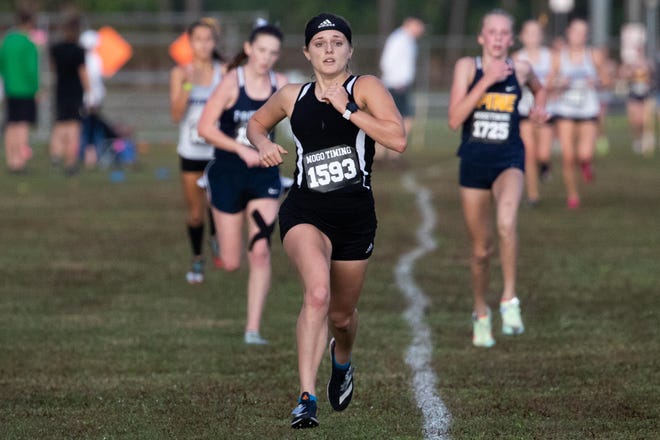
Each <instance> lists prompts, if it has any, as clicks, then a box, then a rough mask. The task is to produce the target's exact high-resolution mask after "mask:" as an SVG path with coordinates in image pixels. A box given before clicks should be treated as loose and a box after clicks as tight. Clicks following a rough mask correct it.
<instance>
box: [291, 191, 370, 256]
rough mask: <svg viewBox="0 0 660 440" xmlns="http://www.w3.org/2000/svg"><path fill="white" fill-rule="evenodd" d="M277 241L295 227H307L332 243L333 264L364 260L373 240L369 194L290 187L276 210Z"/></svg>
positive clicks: (368, 254) (368, 253)
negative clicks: (310, 226)
mask: <svg viewBox="0 0 660 440" xmlns="http://www.w3.org/2000/svg"><path fill="white" fill-rule="evenodd" d="M279 223H280V238H281V239H282V241H284V237H285V236H286V234H287V232H289V230H291V228H293V227H294V226H296V225H300V224H310V225H312V226H314V227H316V228H317V229H318V230H319V231H321V232H322V233H323V234H325V235H326V236H327V237H328V239H330V243H331V244H332V255H331V259H332V260H335V261H355V260H366V259H368V258H369V257H370V256H371V254H372V253H373V249H374V240H375V238H376V227H377V224H378V222H377V220H376V210H375V207H374V199H373V195H372V194H371V192H365V193H363V194H359V195H355V194H350V195H349V194H332V193H327V194H320V193H312V192H311V191H305V190H299V189H296V188H292V189H291V191H290V192H289V195H288V196H287V198H286V200H284V202H283V203H282V206H281V207H280V215H279Z"/></svg>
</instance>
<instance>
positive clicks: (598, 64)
mask: <svg viewBox="0 0 660 440" xmlns="http://www.w3.org/2000/svg"><path fill="white" fill-rule="evenodd" d="M592 59H593V62H594V67H595V68H596V73H597V74H598V80H599V81H600V87H602V88H608V87H609V86H610V85H611V84H612V78H610V74H609V72H608V69H607V63H608V59H607V57H606V56H605V53H604V52H603V51H602V50H597V49H594V50H593V51H592Z"/></svg>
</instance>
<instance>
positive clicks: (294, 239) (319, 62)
mask: <svg viewBox="0 0 660 440" xmlns="http://www.w3.org/2000/svg"><path fill="white" fill-rule="evenodd" d="M303 53H304V55H305V57H306V58H307V59H308V60H309V61H310V62H311V64H312V68H313V69H314V75H315V79H316V81H314V82H311V83H307V84H291V85H288V86H285V87H284V88H282V89H281V90H280V91H279V92H277V93H276V94H275V95H273V97H271V98H270V99H269V100H268V102H267V103H266V104H264V106H263V107H261V108H260V109H259V110H258V111H257V112H256V113H255V114H254V116H253V117H252V119H251V120H250V123H249V124H248V138H249V139H250V141H251V142H252V144H253V145H255V146H256V147H257V148H258V150H259V157H260V159H261V163H262V164H263V166H267V167H272V166H277V165H279V164H280V163H281V162H282V156H283V155H285V154H286V153H287V152H286V150H284V149H283V148H282V147H281V146H280V145H277V144H275V143H273V142H271V140H270V139H269V138H268V136H267V133H268V132H269V131H270V130H271V129H272V128H273V127H274V126H275V125H276V124H277V123H278V122H279V121H281V120H282V119H284V118H285V117H288V118H289V119H290V121H291V126H292V129H293V134H294V137H295V143H296V153H297V154H296V156H297V157H296V170H295V174H294V184H293V187H292V189H291V191H290V193H289V195H288V197H287V199H286V200H285V201H284V203H283V204H282V207H281V209H280V216H279V220H280V234H281V237H282V241H283V245H284V249H285V251H286V253H287V255H288V256H289V258H290V260H291V262H292V263H293V265H294V266H295V267H296V269H297V270H298V273H299V274H300V278H301V280H302V285H303V305H302V310H301V311H300V315H299V317H298V324H297V328H296V337H297V342H298V369H299V373H300V392H301V395H300V398H299V399H298V406H296V408H295V409H294V410H293V412H292V421H291V426H292V427H293V428H307V427H313V426H317V425H318V419H317V418H316V408H317V407H316V396H315V395H316V375H317V371H318V368H319V364H320V363H321V358H322V356H323V351H324V347H325V345H326V342H327V337H328V327H329V328H330V332H331V333H332V336H333V339H332V341H331V342H330V355H331V358H332V375H331V378H330V381H329V383H328V390H327V391H328V399H329V400H330V404H331V405H332V407H333V408H334V409H335V410H336V411H342V410H344V409H345V408H346V407H347V406H348V404H349V402H350V400H351V396H352V393H353V374H352V373H353V369H352V367H351V363H350V362H351V351H352V349H353V342H354V340H355V335H356V331H357V324H358V314H357V310H356V305H357V302H358V299H359V297H360V292H361V290H362V284H363V281H364V276H365V271H366V268H367V259H368V258H369V256H370V255H371V252H372V251H373V246H374V236H375V232H376V215H375V210H374V200H373V195H372V192H371V164H372V161H373V154H374V141H376V142H378V143H380V144H381V145H383V146H385V147H387V148H389V149H391V150H394V151H397V152H403V151H404V150H405V149H406V137H405V129H404V127H403V121H402V118H401V115H400V114H399V112H398V110H397V109H396V106H395V104H394V101H393V100H392V97H391V96H390V94H389V93H388V92H387V89H386V88H385V87H384V86H383V84H382V83H381V82H380V80H379V79H378V78H376V77H375V76H371V75H365V76H359V77H356V76H353V75H352V74H351V73H350V72H349V70H348V63H349V60H350V58H351V56H352V55H353V47H352V43H351V29H350V27H349V25H348V23H347V22H346V21H345V20H344V19H342V18H341V17H338V16H336V15H333V14H328V13H323V14H320V15H318V16H316V17H314V18H312V19H311V20H310V21H309V22H308V23H307V26H306V28H305V46H304V48H303Z"/></svg>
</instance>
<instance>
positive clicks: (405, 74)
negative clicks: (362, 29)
mask: <svg viewBox="0 0 660 440" xmlns="http://www.w3.org/2000/svg"><path fill="white" fill-rule="evenodd" d="M425 30H426V26H425V25H424V22H423V21H422V20H421V19H420V18H418V17H408V18H406V19H405V20H404V21H403V24H402V25H401V27H399V28H397V29H396V30H394V32H392V33H391V34H390V36H389V37H387V40H386V41H385V46H384V47H383V53H382V55H381V57H380V69H381V71H382V73H383V75H382V81H383V84H384V85H385V87H387V90H389V92H390V94H392V98H394V102H395V103H396V106H397V108H398V109H399V112H400V113H401V116H403V124H404V127H405V129H406V136H410V130H411V129H412V124H413V116H414V115H415V106H414V103H413V97H412V91H413V84H414V82H415V72H416V70H417V69H416V65H415V63H416V61H417V40H418V39H419V38H420V37H421V36H422V35H424V31H425ZM399 156H400V155H399V153H397V152H396V151H394V150H392V149H389V148H385V147H383V146H382V145H380V144H376V156H375V159H376V160H379V159H395V160H396V159H398V158H399Z"/></svg>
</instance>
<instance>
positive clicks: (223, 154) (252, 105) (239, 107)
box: [215, 67, 277, 163]
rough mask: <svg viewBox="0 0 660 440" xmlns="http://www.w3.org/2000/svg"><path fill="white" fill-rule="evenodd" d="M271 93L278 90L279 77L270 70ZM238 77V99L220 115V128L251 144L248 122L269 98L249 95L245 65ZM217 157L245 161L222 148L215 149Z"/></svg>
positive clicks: (221, 159)
mask: <svg viewBox="0 0 660 440" xmlns="http://www.w3.org/2000/svg"><path fill="white" fill-rule="evenodd" d="M269 75H270V84H271V95H272V94H273V93H275V92H276V91H277V78H276V77H275V73H274V72H272V71H271V72H270V73H269ZM236 76H237V78H238V99H236V103H235V104H234V105H233V106H232V107H231V108H229V109H227V110H225V111H223V112H222V115H220V130H221V131H222V132H223V133H224V134H226V135H227V136H229V137H232V138H234V139H236V141H237V142H240V143H241V144H244V145H250V141H249V140H248V138H247V124H248V121H249V120H250V118H251V117H252V115H253V114H254V113H255V112H256V111H257V110H259V108H260V107H261V106H262V105H264V104H265V103H266V101H267V100H268V99H264V100H256V99H252V98H250V97H249V96H248V94H247V92H246V91H245V71H244V70H243V67H237V68H236ZM215 158H216V159H218V161H221V162H222V163H230V162H232V161H233V162H235V161H238V162H241V163H242V162H243V161H242V160H241V158H240V157H239V156H238V154H236V153H232V152H229V151H226V150H223V149H221V148H216V149H215Z"/></svg>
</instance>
